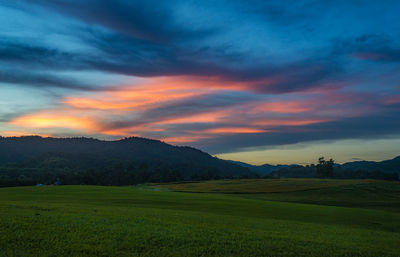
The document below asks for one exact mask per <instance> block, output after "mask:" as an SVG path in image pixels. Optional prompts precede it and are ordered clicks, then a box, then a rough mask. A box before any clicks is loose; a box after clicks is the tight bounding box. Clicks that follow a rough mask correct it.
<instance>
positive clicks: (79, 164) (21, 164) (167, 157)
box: [0, 136, 252, 184]
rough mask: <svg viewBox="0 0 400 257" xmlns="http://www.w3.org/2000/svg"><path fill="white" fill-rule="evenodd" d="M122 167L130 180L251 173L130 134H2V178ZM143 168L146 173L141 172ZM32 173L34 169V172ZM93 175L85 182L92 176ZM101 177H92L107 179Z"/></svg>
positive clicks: (192, 151)
mask: <svg viewBox="0 0 400 257" xmlns="http://www.w3.org/2000/svg"><path fill="white" fill-rule="evenodd" d="M120 172H124V175H123V176H122V177H126V176H127V174H129V177H130V179H128V181H126V183H127V184H131V183H133V182H135V183H136V182H147V181H165V180H167V181H174V180H189V179H209V178H219V177H247V176H252V172H251V171H249V170H248V169H247V168H244V167H241V166H239V165H236V164H233V163H230V162H228V161H224V160H220V159H218V158H215V157H212V156H211V155H209V154H207V153H205V152H202V151H200V150H198V149H195V148H191V147H181V146H172V145H169V144H166V143H163V142H161V141H158V140H151V139H145V138H137V137H131V138H125V139H122V140H117V141H102V140H98V139H92V138H42V137H38V136H29V137H11V138H3V137H1V138H0V176H2V177H0V179H1V178H2V179H3V180H5V179H13V178H18V177H19V178H20V176H21V175H22V176H24V179H25V177H28V178H30V179H31V180H34V182H35V183H36V182H38V183H39V182H40V179H37V177H41V176H38V175H37V174H47V176H50V178H49V179H48V180H53V179H56V176H59V177H63V176H66V177H71V176H70V175H69V174H79V175H82V176H88V174H89V175H90V176H89V177H93V178H94V177H96V180H97V179H98V178H99V177H101V176H103V175H105V174H106V175H107V177H108V176H109V175H110V174H113V177H115V176H117V177H119V179H117V180H121V178H120V177H121V174H119V173H120ZM100 173H102V175H101V174H100ZM103 173H104V174H103ZM117 173H118V175H117ZM140 173H145V174H142V175H143V176H140V175H139V174H140ZM32 174H36V175H35V176H34V177H32ZM132 177H134V178H132ZM126 179H127V178H125V179H124V180H126ZM74 180H77V181H75V182H74V181H70V182H71V183H80V182H82V181H80V180H81V179H76V178H74ZM89 180H90V181H87V182H85V184H91V183H92V182H93V181H92V179H89ZM91 181H92V182H91ZM108 181H109V180H108ZM45 182H46V183H47V181H45ZM103 182H104V181H100V182H96V183H94V182H93V183H94V184H105V183H103ZM128 182H129V183H128ZM32 183H33V182H32ZM111 184H115V183H111ZM117 184H120V183H117Z"/></svg>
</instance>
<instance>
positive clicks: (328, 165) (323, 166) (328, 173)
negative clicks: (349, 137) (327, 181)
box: [316, 157, 335, 178]
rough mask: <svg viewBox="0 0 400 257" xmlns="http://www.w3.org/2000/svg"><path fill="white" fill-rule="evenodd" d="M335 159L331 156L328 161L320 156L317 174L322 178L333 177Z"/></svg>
mask: <svg viewBox="0 0 400 257" xmlns="http://www.w3.org/2000/svg"><path fill="white" fill-rule="evenodd" d="M334 163H335V161H334V160H333V159H332V158H331V159H329V161H326V160H325V158H324V157H320V158H318V164H317V166H316V167H317V175H318V177H320V178H332V177H333V165H334Z"/></svg>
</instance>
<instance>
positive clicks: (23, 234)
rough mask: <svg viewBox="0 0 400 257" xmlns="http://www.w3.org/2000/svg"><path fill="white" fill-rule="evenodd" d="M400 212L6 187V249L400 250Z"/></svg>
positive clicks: (1, 211) (182, 252)
mask: <svg viewBox="0 0 400 257" xmlns="http://www.w3.org/2000/svg"><path fill="white" fill-rule="evenodd" d="M399 253H400V214H399V213H397V212H393V211H386V210H372V209H360V208H346V207H334V206H322V205H311V204H300V203H288V202H278V201H268V200H265V199H249V198H245V197H242V196H240V195H224V194H204V193H203V194H197V193H181V192H169V191H149V190H143V189H141V188H134V187H95V186H61V187H42V188H37V187H20V188H3V189H0V256H399Z"/></svg>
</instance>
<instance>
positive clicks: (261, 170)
mask: <svg viewBox="0 0 400 257" xmlns="http://www.w3.org/2000/svg"><path fill="white" fill-rule="evenodd" d="M230 162H231V163H235V164H237V165H240V166H242V167H245V168H248V169H249V170H251V171H253V172H255V173H257V174H260V175H268V174H271V173H272V172H274V171H277V170H280V169H282V168H286V167H290V166H292V165H282V164H278V165H271V164H262V165H252V164H248V163H245V162H239V161H230Z"/></svg>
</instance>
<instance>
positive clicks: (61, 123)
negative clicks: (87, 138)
mask: <svg viewBox="0 0 400 257" xmlns="http://www.w3.org/2000/svg"><path fill="white" fill-rule="evenodd" d="M10 124H11V125H14V126H21V127H27V128H69V129H75V130H84V131H88V132H96V131H98V130H99V128H98V126H97V125H96V124H95V123H94V122H93V121H92V120H91V119H90V118H88V117H75V116H65V115H63V114H62V113H61V111H60V114H59V115H56V114H41V113H38V114H30V115H25V116H21V117H18V118H16V119H14V120H12V121H11V122H10Z"/></svg>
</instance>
